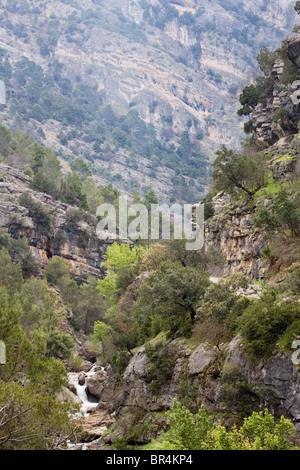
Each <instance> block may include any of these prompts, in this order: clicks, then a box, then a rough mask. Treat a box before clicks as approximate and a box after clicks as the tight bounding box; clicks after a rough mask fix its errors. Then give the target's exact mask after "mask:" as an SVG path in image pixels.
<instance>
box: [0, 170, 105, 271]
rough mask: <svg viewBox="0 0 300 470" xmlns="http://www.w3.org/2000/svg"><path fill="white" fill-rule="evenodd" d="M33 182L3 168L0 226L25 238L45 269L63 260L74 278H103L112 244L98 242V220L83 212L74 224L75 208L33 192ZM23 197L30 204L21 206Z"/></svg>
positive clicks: (0, 193) (19, 173)
mask: <svg viewBox="0 0 300 470" xmlns="http://www.w3.org/2000/svg"><path fill="white" fill-rule="evenodd" d="M30 181H31V178H30V177H28V176H26V175H25V174H24V173H23V172H21V171H19V170H16V169H15V168H12V167H9V166H7V165H0V226H1V227H3V228H4V229H6V230H7V231H8V233H9V234H10V235H11V237H13V238H15V239H18V238H23V237H24V238H26V239H27V241H28V244H29V246H30V248H31V251H32V253H33V255H34V258H35V260H36V261H37V262H38V264H39V265H40V267H42V268H45V266H46V265H47V263H48V260H49V259H50V258H52V257H53V256H60V257H61V258H63V260H64V261H65V262H66V263H67V265H68V266H69V267H70V270H71V272H72V273H73V275H74V276H93V277H96V278H100V277H101V276H103V272H101V270H100V264H101V263H102V262H103V261H104V258H103V254H104V253H105V250H106V247H107V245H108V244H109V241H107V244H106V243H103V242H101V241H100V240H99V239H98V237H97V235H96V225H97V219H96V218H95V217H94V216H92V215H91V214H89V213H84V212H82V213H81V216H80V217H79V218H78V217H77V219H76V220H75V219H74V211H75V212H76V209H75V208H74V207H72V206H69V205H68V204H64V203H62V202H60V201H57V200H55V199H53V198H52V197H51V196H49V195H47V194H45V193H41V192H37V191H33V190H32V189H30V187H29V184H30ZM24 194H25V195H27V200H25V202H22V200H21V199H20V197H22V195H24ZM20 201H21V202H20ZM28 201H29V202H28ZM77 212H78V210H77ZM75 215H76V214H75ZM72 217H73V219H72ZM111 243H113V240H111Z"/></svg>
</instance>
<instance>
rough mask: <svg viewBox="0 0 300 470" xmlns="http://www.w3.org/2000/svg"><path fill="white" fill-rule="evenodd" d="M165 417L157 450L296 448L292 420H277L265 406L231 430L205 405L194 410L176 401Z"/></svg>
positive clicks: (156, 445)
mask: <svg viewBox="0 0 300 470" xmlns="http://www.w3.org/2000/svg"><path fill="white" fill-rule="evenodd" d="M168 418H169V422H170V426H171V429H170V431H168V432H167V433H166V434H165V435H162V436H161V437H160V438H159V439H158V440H157V441H156V442H155V444H154V445H155V447H154V448H155V449H157V450H297V447H295V445H294V443H293V440H294V436H295V427H294V425H293V424H292V422H291V421H290V420H288V419H285V418H284V417H281V418H280V420H279V421H278V422H276V421H275V418H274V416H272V415H271V414H269V412H268V411H267V410H265V411H264V412H263V411H260V412H254V413H253V414H252V415H251V416H250V417H248V418H245V419H244V423H243V425H242V426H241V427H240V428H239V429H237V428H234V429H232V430H227V429H226V428H225V426H222V425H221V424H220V423H219V424H216V423H215V422H214V419H213V416H212V415H211V414H209V412H208V411H207V410H206V409H205V408H204V406H202V407H201V408H200V410H199V411H198V413H197V414H193V413H191V412H190V411H188V410H187V409H186V408H185V407H184V406H182V405H180V404H179V403H178V402H176V401H175V402H174V404H173V408H172V410H171V411H170V412H168Z"/></svg>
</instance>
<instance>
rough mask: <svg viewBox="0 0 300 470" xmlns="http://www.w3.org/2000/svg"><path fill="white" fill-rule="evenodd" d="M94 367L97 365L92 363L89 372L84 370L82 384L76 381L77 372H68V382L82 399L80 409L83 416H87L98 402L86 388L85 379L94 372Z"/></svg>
mask: <svg viewBox="0 0 300 470" xmlns="http://www.w3.org/2000/svg"><path fill="white" fill-rule="evenodd" d="M96 367H97V366H96V365H94V366H93V367H92V368H91V370H90V371H89V372H86V379H85V383H84V384H83V385H79V383H78V376H79V374H78V373H77V372H71V373H69V382H70V384H72V385H74V386H75V387H76V392H77V396H78V398H79V399H80V400H81V401H82V405H81V411H82V413H83V414H84V416H88V415H89V413H90V411H92V410H93V409H95V408H96V406H97V405H98V403H99V400H97V398H96V397H94V398H93V397H91V396H90V395H89V394H88V393H87V388H86V383H87V380H88V379H89V378H90V377H92V376H93V375H94V374H95V372H96Z"/></svg>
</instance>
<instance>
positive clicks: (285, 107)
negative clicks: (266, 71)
mask: <svg viewBox="0 0 300 470" xmlns="http://www.w3.org/2000/svg"><path fill="white" fill-rule="evenodd" d="M287 55H288V58H289V59H290V60H291V61H292V63H293V64H294V67H295V70H296V69H297V67H298V66H297V59H299V57H300V34H299V33H297V34H295V35H294V36H293V37H291V38H289V39H288V41H287ZM295 70H294V71H295ZM284 73H286V72H285V64H284V62H283V61H282V60H281V59H278V60H277V61H276V62H275V64H274V67H273V70H272V76H273V78H274V86H273V93H272V96H271V97H269V98H267V100H266V102H265V103H259V104H258V105H257V106H256V108H255V109H254V112H253V115H252V124H253V134H254V136H255V138H256V139H257V140H258V141H259V142H261V143H263V144H264V145H265V146H269V145H273V144H274V143H275V142H277V141H278V140H279V139H281V138H283V137H286V136H289V135H294V134H297V133H298V122H299V120H300V103H299V99H298V98H299V92H298V89H299V88H300V81H299V80H295V81H294V82H292V83H287V84H285V85H284V84H283V83H285V81H282V82H281V80H280V79H281V76H282V75H283V74H284ZM290 73H291V72H290Z"/></svg>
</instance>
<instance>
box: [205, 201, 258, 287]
mask: <svg viewBox="0 0 300 470" xmlns="http://www.w3.org/2000/svg"><path fill="white" fill-rule="evenodd" d="M254 212H255V209H253V208H247V207H244V208H243V207H241V208H240V209H233V210H229V211H228V212H225V213H223V214H222V213H221V214H218V215H217V216H215V217H214V218H213V220H212V221H211V222H209V223H207V224H206V227H205V239H206V244H207V246H211V247H214V248H216V249H217V250H219V251H220V252H221V253H222V255H223V257H224V260H225V267H224V270H223V272H222V274H223V275H225V276H230V275H231V274H234V273H236V272H241V273H243V274H245V275H246V276H247V277H248V278H250V279H257V280H258V279H262V277H263V259H262V249H263V248H264V247H265V246H266V242H265V241H264V239H263V236H262V234H261V233H260V231H259V230H258V229H257V228H256V227H255V225H254V223H253V215H254Z"/></svg>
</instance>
